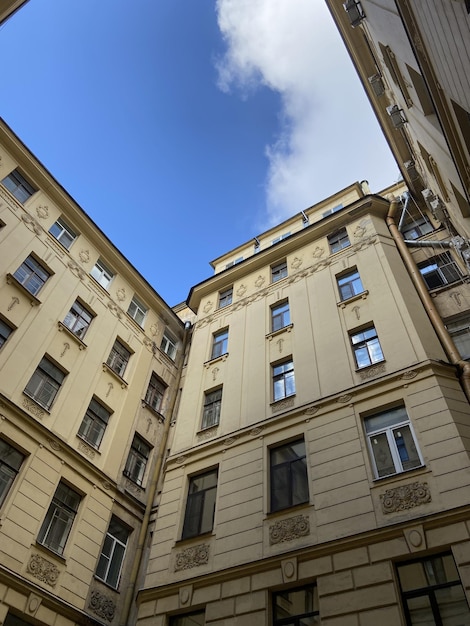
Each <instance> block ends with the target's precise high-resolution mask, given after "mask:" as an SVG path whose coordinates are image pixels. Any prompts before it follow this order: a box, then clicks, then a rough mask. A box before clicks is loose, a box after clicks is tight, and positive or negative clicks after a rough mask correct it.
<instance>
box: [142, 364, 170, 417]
mask: <svg viewBox="0 0 470 626" xmlns="http://www.w3.org/2000/svg"><path fill="white" fill-rule="evenodd" d="M166 388H167V386H166V385H165V383H164V382H163V381H162V380H160V378H158V376H157V375H156V374H155V373H153V374H152V376H151V377H150V382H149V386H148V388H147V393H146V394H145V402H146V403H147V404H148V405H149V406H150V407H152V409H154V410H155V411H158V412H160V411H161V409H162V403H163V396H164V395H165V391H166Z"/></svg>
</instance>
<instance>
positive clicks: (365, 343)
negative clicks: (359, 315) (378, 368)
mask: <svg viewBox="0 0 470 626" xmlns="http://www.w3.org/2000/svg"><path fill="white" fill-rule="evenodd" d="M372 332H373V334H370V333H372ZM368 333H369V335H367V334H368ZM361 335H362V337H361ZM349 337H350V340H351V346H352V350H353V353H354V360H355V363H356V367H357V369H364V368H365V367H370V366H371V365H375V364H376V363H382V361H385V357H384V354H383V350H382V346H381V345H380V340H379V336H378V333H377V329H376V328H375V326H374V325H373V324H372V325H370V326H367V327H366V328H363V329H362V330H356V331H354V332H351V333H350V335H349ZM377 346H378V348H379V350H380V355H379V354H378V351H377ZM360 350H366V351H367V356H368V363H363V364H361V363H359V359H358V353H359V351H360Z"/></svg>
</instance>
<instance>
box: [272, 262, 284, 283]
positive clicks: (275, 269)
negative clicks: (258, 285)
mask: <svg viewBox="0 0 470 626" xmlns="http://www.w3.org/2000/svg"><path fill="white" fill-rule="evenodd" d="M286 276H287V261H282V262H281V263H277V264H276V265H272V266H271V282H272V283H277V281H278V280H282V279H283V278H285V277H286Z"/></svg>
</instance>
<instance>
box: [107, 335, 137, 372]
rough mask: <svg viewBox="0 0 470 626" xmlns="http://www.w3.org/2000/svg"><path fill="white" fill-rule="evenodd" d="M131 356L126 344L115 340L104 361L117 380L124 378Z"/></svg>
mask: <svg viewBox="0 0 470 626" xmlns="http://www.w3.org/2000/svg"><path fill="white" fill-rule="evenodd" d="M131 356H132V352H131V351H130V350H129V348H128V347H127V346H126V344H125V343H124V342H123V341H121V340H120V339H115V341H114V343H113V347H112V348H111V351H110V353H109V356H108V359H107V361H106V365H107V366H108V367H109V369H110V370H111V371H113V372H114V373H115V374H117V376H119V378H124V374H125V373H126V369H127V366H128V365H129V361H130V359H131Z"/></svg>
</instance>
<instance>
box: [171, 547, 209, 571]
mask: <svg viewBox="0 0 470 626" xmlns="http://www.w3.org/2000/svg"><path fill="white" fill-rule="evenodd" d="M208 562H209V545H208V544H206V543H202V544H200V545H198V546H191V547H190V548H186V549H185V550H183V551H182V552H178V553H177V554H176V560H175V572H179V571H181V570H186V569H191V568H193V567H199V566H200V565H206V563H208Z"/></svg>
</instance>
